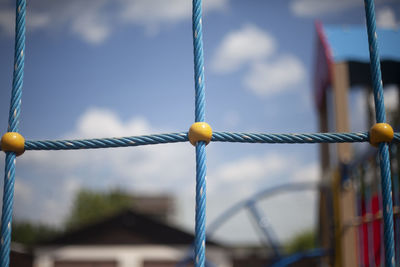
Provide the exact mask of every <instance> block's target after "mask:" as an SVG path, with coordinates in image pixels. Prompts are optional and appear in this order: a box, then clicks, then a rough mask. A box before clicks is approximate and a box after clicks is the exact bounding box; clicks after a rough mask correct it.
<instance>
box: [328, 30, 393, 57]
mask: <svg viewBox="0 0 400 267" xmlns="http://www.w3.org/2000/svg"><path fill="white" fill-rule="evenodd" d="M324 32H325V36H326V39H327V42H328V44H329V46H330V49H331V51H332V56H333V60H334V61H335V62H339V61H350V60H352V61H361V62H369V51H368V36H367V29H366V27H365V26H327V25H324ZM377 33H378V45H379V50H380V56H381V60H394V61H400V29H395V30H389V29H378V31H377Z"/></svg>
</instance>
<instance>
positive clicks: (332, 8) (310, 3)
mask: <svg viewBox="0 0 400 267" xmlns="http://www.w3.org/2000/svg"><path fill="white" fill-rule="evenodd" d="M362 4H363V1H359V0H292V1H291V2H290V4H289V8H290V10H291V11H292V13H293V14H295V15H296V16H300V17H313V16H318V15H323V14H326V13H334V12H338V11H340V10H343V9H347V8H351V7H355V6H360V5H362Z"/></svg>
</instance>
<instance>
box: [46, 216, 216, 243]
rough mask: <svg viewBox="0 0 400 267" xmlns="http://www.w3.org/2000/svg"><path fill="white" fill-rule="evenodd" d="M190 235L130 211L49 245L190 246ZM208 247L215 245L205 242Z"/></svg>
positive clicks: (191, 238) (68, 233)
mask: <svg viewBox="0 0 400 267" xmlns="http://www.w3.org/2000/svg"><path fill="white" fill-rule="evenodd" d="M193 240H194V236H193V234H191V233H188V232H185V231H183V230H181V229H179V228H177V227H174V226H171V225H168V224H166V223H164V222H161V221H158V220H156V219H154V218H151V217H149V216H147V215H143V214H140V213H138V212H136V211H133V210H126V211H123V212H121V213H119V214H116V215H114V216H112V217H110V218H107V219H105V220H103V221H100V222H97V223H94V224H91V225H87V226H85V227H83V228H80V229H77V230H74V231H71V232H66V233H64V234H62V235H60V236H58V237H56V238H55V239H53V240H50V241H47V242H44V243H41V244H39V246H49V245H190V244H191V243H192V242H193ZM207 243H208V244H210V245H218V244H216V243H215V242H212V241H207Z"/></svg>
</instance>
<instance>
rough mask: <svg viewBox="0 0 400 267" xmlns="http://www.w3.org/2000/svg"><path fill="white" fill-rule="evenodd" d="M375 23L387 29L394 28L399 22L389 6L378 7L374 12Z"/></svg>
mask: <svg viewBox="0 0 400 267" xmlns="http://www.w3.org/2000/svg"><path fill="white" fill-rule="evenodd" d="M376 23H377V25H378V27H381V28H388V29H395V28H397V27H398V25H399V22H398V21H396V14H395V13H394V11H393V9H391V8H390V7H384V8H381V9H378V11H377V12H376Z"/></svg>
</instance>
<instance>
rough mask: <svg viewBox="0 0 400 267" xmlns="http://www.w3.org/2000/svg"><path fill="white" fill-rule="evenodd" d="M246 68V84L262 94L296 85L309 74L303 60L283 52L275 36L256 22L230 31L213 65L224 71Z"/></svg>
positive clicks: (218, 49) (272, 93)
mask: <svg viewBox="0 0 400 267" xmlns="http://www.w3.org/2000/svg"><path fill="white" fill-rule="evenodd" d="M243 68H245V69H246V70H245V74H244V76H242V83H243V85H244V86H245V88H246V89H248V90H250V91H251V92H253V93H255V94H256V95H259V96H271V95H274V94H279V93H281V92H284V91H287V90H290V89H293V88H294V87H293V85H295V84H297V83H299V82H302V81H303V80H304V76H305V67H304V66H303V64H302V62H301V61H300V60H299V59H298V58H297V57H296V56H294V55H292V54H283V55H282V54H279V53H278V52H277V42H276V40H275V38H274V37H273V36H272V35H270V34H269V33H267V32H266V31H263V30H262V29H260V28H258V27H256V26H254V25H245V26H243V27H242V28H240V29H238V30H236V31H233V32H230V33H228V34H227V35H226V36H225V37H224V38H223V39H222V41H221V43H220V45H219V46H218V47H217V49H216V53H215V55H214V59H213V61H212V69H213V70H214V71H215V72H216V73H220V74H224V73H232V72H235V71H238V70H240V69H243Z"/></svg>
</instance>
